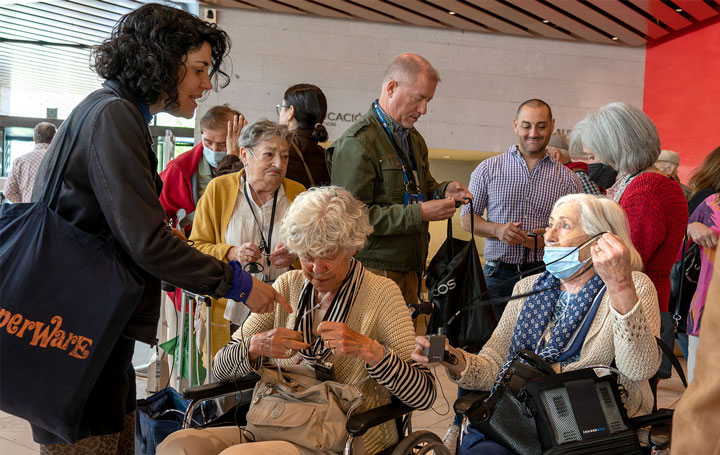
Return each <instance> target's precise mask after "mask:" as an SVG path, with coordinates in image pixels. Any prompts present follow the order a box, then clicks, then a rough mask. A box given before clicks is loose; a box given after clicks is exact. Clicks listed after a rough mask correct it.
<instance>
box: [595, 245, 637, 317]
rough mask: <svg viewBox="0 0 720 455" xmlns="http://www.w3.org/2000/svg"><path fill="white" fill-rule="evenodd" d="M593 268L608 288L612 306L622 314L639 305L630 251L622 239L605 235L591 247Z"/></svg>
mask: <svg viewBox="0 0 720 455" xmlns="http://www.w3.org/2000/svg"><path fill="white" fill-rule="evenodd" d="M590 255H591V257H592V261H593V266H594V267H595V271H596V272H597V274H598V275H600V278H602V280H603V281H604V282H605V285H606V286H607V290H608V294H609V295H610V298H611V302H612V306H613V307H614V308H615V310H616V311H617V312H618V313H620V314H625V313H627V312H628V311H630V310H632V309H633V307H634V306H635V304H636V303H637V299H638V297H637V292H636V291H635V284H634V283H633V279H632V266H631V265H630V250H629V249H628V248H627V247H626V246H625V244H624V243H623V241H622V240H620V237H618V236H616V235H614V234H611V233H609V232H607V233H605V234H603V235H602V237H600V238H599V239H598V241H597V243H596V244H595V245H593V246H592V247H590Z"/></svg>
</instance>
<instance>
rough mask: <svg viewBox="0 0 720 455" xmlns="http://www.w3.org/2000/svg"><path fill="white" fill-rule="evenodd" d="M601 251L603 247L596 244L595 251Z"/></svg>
mask: <svg viewBox="0 0 720 455" xmlns="http://www.w3.org/2000/svg"><path fill="white" fill-rule="evenodd" d="M601 251H602V249H601V248H600V247H599V246H596V247H595V252H596V253H598V254H600V252H601Z"/></svg>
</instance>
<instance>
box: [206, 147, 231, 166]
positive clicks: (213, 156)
mask: <svg viewBox="0 0 720 455" xmlns="http://www.w3.org/2000/svg"><path fill="white" fill-rule="evenodd" d="M225 155H227V152H215V151H213V149H211V148H208V147H206V146H205V145H203V156H204V157H205V159H206V160H207V162H208V163H210V166H212V167H218V164H220V160H222V159H223V157H224V156H225Z"/></svg>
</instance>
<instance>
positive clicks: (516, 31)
mask: <svg viewBox="0 0 720 455" xmlns="http://www.w3.org/2000/svg"><path fill="white" fill-rule="evenodd" d="M431 1H432V3H434V4H436V5H438V6H440V7H442V8H445V9H447V10H449V11H454V12H456V13H457V14H458V15H460V16H463V17H466V18H468V19H471V20H473V21H475V22H479V23H481V24H483V25H484V26H486V27H488V28H490V29H492V30H494V31H498V32H501V33H507V34H510V35H520V36H532V34H531V33H528V32H526V31H525V30H523V29H521V28H519V27H516V26H515V25H513V24H509V23H507V22H505V21H502V20H500V19H498V18H496V17H493V16H491V15H489V14H487V13H484V12H482V11H480V10H479V9H477V8H473V7H472V6H467V5H465V4H464V3H462V2H459V1H457V0H431ZM448 16H449V14H448Z"/></svg>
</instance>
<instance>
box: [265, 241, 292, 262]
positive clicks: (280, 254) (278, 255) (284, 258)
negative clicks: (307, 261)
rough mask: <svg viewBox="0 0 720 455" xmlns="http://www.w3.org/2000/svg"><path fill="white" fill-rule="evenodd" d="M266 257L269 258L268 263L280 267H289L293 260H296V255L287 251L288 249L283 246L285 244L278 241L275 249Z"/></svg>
mask: <svg viewBox="0 0 720 455" xmlns="http://www.w3.org/2000/svg"><path fill="white" fill-rule="evenodd" d="M268 259H270V263H271V264H272V265H274V266H275V267H280V268H282V267H290V266H291V265H292V264H293V262H295V261H296V260H297V256H295V255H294V254H292V253H291V252H289V251H288V249H287V248H285V245H283V244H282V243H278V244H277V245H276V246H275V251H273V252H272V254H271V255H270V257H269V258H268Z"/></svg>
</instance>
